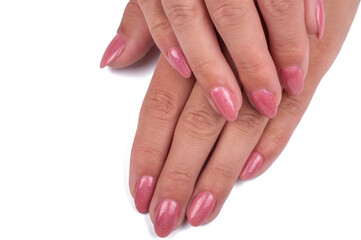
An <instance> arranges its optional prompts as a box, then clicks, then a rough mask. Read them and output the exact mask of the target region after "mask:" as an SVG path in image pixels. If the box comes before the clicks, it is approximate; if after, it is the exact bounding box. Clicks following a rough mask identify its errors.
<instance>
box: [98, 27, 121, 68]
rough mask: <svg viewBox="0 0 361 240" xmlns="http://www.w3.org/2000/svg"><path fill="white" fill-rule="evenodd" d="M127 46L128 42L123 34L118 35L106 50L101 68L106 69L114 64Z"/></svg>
mask: <svg viewBox="0 0 361 240" xmlns="http://www.w3.org/2000/svg"><path fill="white" fill-rule="evenodd" d="M125 44H126V40H125V37H124V36H123V34H121V33H117V35H115V37H114V38H113V40H112V41H111V42H110V43H109V45H108V47H107V49H106V50H105V52H104V55H103V58H102V61H101V62H100V67H101V68H104V67H105V66H108V65H109V64H110V63H112V62H113V61H114V60H115V58H117V57H118V56H119V55H120V54H121V53H122V52H123V50H124V47H125Z"/></svg>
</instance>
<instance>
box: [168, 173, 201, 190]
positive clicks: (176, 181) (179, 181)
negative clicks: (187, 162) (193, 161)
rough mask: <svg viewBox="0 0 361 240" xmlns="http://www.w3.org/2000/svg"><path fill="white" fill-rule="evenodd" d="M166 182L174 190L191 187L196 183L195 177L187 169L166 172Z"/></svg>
mask: <svg viewBox="0 0 361 240" xmlns="http://www.w3.org/2000/svg"><path fill="white" fill-rule="evenodd" d="M165 179H166V180H165V181H167V182H168V183H169V185H170V186H171V187H172V188H174V186H189V185H193V184H194V182H195V177H193V176H192V175H191V174H190V173H188V172H187V171H186V169H181V168H173V169H169V170H167V171H165Z"/></svg>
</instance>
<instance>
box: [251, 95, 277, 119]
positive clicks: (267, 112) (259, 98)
mask: <svg viewBox="0 0 361 240" xmlns="http://www.w3.org/2000/svg"><path fill="white" fill-rule="evenodd" d="M251 98H252V101H253V105H254V106H255V107H256V109H257V110H258V111H259V112H260V113H261V114H263V115H264V116H266V117H268V118H273V117H275V116H276V114H277V107H278V101H277V99H276V96H275V95H274V94H273V93H271V92H269V91H267V90H265V89H259V90H256V91H253V92H251Z"/></svg>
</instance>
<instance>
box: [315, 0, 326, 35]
mask: <svg viewBox="0 0 361 240" xmlns="http://www.w3.org/2000/svg"><path fill="white" fill-rule="evenodd" d="M316 19H317V25H318V39H322V36H323V32H324V29H325V8H324V5H323V0H317V5H316Z"/></svg>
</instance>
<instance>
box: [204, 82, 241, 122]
mask: <svg viewBox="0 0 361 240" xmlns="http://www.w3.org/2000/svg"><path fill="white" fill-rule="evenodd" d="M210 96H211V98H212V101H213V103H214V105H215V107H216V110H217V111H218V112H219V113H220V114H221V115H222V116H223V117H224V118H225V119H227V120H228V121H234V120H236V119H237V117H238V110H239V108H238V107H237V104H236V100H235V98H234V97H233V94H232V93H231V91H230V90H229V89H227V88H225V87H217V88H214V89H213V90H212V91H211V92H210Z"/></svg>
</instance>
